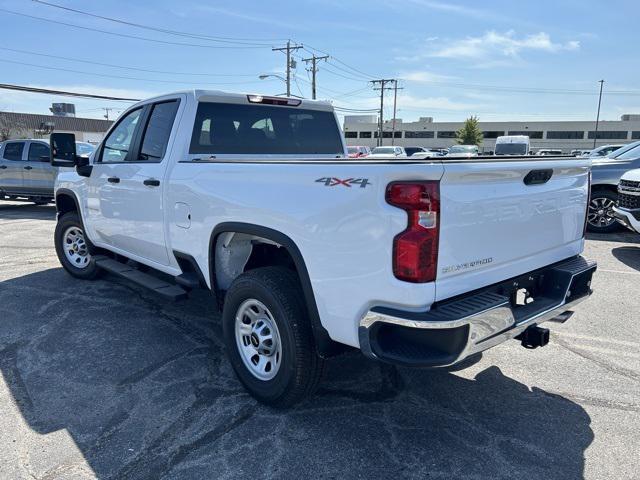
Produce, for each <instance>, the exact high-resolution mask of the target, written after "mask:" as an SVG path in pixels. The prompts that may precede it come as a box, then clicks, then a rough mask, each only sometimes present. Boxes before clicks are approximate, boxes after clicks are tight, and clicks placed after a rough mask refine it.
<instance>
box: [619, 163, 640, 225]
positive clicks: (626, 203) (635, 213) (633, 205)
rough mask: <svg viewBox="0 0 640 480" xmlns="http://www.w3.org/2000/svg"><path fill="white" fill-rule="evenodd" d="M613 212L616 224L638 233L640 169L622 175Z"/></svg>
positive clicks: (639, 218) (639, 221)
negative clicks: (618, 223)
mask: <svg viewBox="0 0 640 480" xmlns="http://www.w3.org/2000/svg"><path fill="white" fill-rule="evenodd" d="M613 212H614V216H615V217H616V219H617V220H618V222H620V223H622V224H623V225H624V226H626V227H627V228H630V229H631V230H633V231H634V232H636V233H640V169H636V170H629V171H628V172H627V173H625V174H624V175H622V178H621V179H620V183H619V184H618V204H617V205H616V206H615V207H613Z"/></svg>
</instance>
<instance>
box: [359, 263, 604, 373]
mask: <svg viewBox="0 0 640 480" xmlns="http://www.w3.org/2000/svg"><path fill="white" fill-rule="evenodd" d="M595 270H596V263H595V262H590V261H587V260H585V259H584V258H583V257H575V258H572V259H570V260H565V261H563V262H560V263H557V264H554V265H550V266H548V267H545V268H543V269H539V270H536V271H533V272H529V273H527V274H525V275H522V276H520V277H517V278H514V279H510V280H508V281H506V282H501V283H499V284H496V285H491V286H489V287H486V288H483V289H481V290H479V291H476V292H473V293H472V294H470V295H465V296H463V297H458V298H455V299H452V300H447V301H444V302H439V303H438V304H435V305H434V306H433V307H432V309H431V310H430V311H428V312H419V313H415V312H406V311H402V310H397V309H392V308H385V307H375V308H372V309H371V310H370V311H368V312H367V313H366V314H365V315H364V317H363V318H362V319H361V321H360V327H359V332H358V333H359V340H360V349H361V350H362V351H363V353H364V354H365V355H367V356H369V357H371V358H376V359H380V360H383V361H387V362H390V363H396V364H402V365H410V366H421V367H438V366H447V365H453V364H455V363H458V362H461V361H462V360H464V359H465V358H467V357H469V356H471V355H473V354H475V353H478V352H481V351H483V350H487V349H488V348H491V347H493V346H495V345H498V344H500V343H503V342H505V341H506V340H509V339H511V338H514V337H516V336H518V335H520V334H521V333H522V332H523V331H524V330H525V329H527V328H528V327H530V326H532V325H537V324H540V323H543V322H546V321H548V320H551V319H553V318H555V317H558V316H559V315H561V314H562V313H564V312H566V311H567V310H569V309H571V308H572V307H574V306H575V305H577V304H578V303H580V302H582V301H583V300H585V299H586V298H588V297H589V296H590V295H591V293H592V290H591V278H592V276H593V272H595ZM521 288H526V289H527V290H529V291H532V292H535V294H534V295H533V302H531V303H529V304H524V305H517V304H516V301H515V299H516V293H515V292H517V290H519V289H521Z"/></svg>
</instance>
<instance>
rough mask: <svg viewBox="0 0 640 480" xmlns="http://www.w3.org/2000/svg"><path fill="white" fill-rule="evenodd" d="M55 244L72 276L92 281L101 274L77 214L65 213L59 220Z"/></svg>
mask: <svg viewBox="0 0 640 480" xmlns="http://www.w3.org/2000/svg"><path fill="white" fill-rule="evenodd" d="M54 243H55V247H56V254H57V255H58V260H60V263H61V264H62V266H63V267H64V269H65V270H66V271H67V272H69V273H70V274H71V275H73V276H74V277H77V278H82V279H86V280H90V279H93V278H96V277H97V276H98V275H99V274H100V269H99V268H98V266H97V265H96V263H95V260H94V259H93V257H92V255H91V252H90V244H89V242H88V240H87V239H86V237H85V235H84V229H83V226H82V222H81V221H80V217H79V216H78V214H77V213H76V212H69V213H65V214H64V215H63V216H62V217H60V218H59V219H58V223H57V224H56V231H55V234H54Z"/></svg>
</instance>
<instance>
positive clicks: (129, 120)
mask: <svg viewBox="0 0 640 480" xmlns="http://www.w3.org/2000/svg"><path fill="white" fill-rule="evenodd" d="M140 113H142V109H141V108H138V109H137V110H134V111H132V112H129V113H128V114H127V116H126V117H124V118H123V119H122V120H120V121H119V122H118V125H116V128H114V129H113V131H112V132H111V133H110V134H109V136H108V137H107V138H106V140H105V141H104V148H103V150H102V158H101V161H102V162H124V161H125V160H126V158H127V154H128V153H129V149H130V148H131V142H132V141H133V133H134V132H135V130H136V125H138V119H139V118H140Z"/></svg>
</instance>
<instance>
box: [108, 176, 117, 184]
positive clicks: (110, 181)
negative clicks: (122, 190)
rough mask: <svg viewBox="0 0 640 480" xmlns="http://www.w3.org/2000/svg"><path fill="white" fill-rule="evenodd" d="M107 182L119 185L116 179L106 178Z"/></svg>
mask: <svg viewBox="0 0 640 480" xmlns="http://www.w3.org/2000/svg"><path fill="white" fill-rule="evenodd" d="M107 182H109V183H120V179H119V178H118V177H109V178H107Z"/></svg>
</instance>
